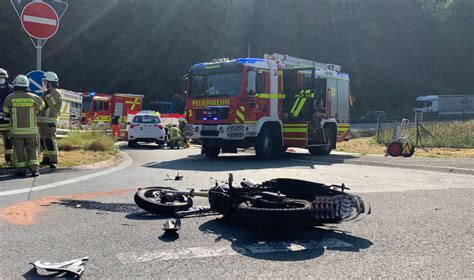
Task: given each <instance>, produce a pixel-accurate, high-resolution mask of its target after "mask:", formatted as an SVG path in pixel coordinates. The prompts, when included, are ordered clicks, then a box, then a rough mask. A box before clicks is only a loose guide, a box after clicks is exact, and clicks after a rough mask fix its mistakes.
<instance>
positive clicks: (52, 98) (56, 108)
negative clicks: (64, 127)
mask: <svg viewBox="0 0 474 280" xmlns="http://www.w3.org/2000/svg"><path fill="white" fill-rule="evenodd" d="M43 101H44V103H45V105H46V106H45V108H44V110H42V111H41V112H40V113H39V116H38V121H39V122H40V123H54V124H55V125H56V124H57V123H58V119H59V113H60V112H61V105H62V103H63V101H62V95H61V91H60V90H59V89H56V88H53V89H48V90H47V91H46V92H45V93H44V95H43Z"/></svg>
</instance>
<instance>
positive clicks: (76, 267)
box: [31, 257, 89, 278]
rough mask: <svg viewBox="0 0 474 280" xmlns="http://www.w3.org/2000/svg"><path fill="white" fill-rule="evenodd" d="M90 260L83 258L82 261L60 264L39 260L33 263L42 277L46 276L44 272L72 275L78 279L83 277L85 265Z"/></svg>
mask: <svg viewBox="0 0 474 280" xmlns="http://www.w3.org/2000/svg"><path fill="white" fill-rule="evenodd" d="M88 260H89V257H83V258H80V259H74V260H70V261H64V262H60V263H51V262H48V261H45V260H38V261H35V262H34V263H31V264H32V265H33V266H34V267H35V268H36V273H38V275H40V276H45V273H44V272H47V273H50V274H51V273H55V274H58V273H60V274H62V273H72V274H74V275H75V276H76V277H77V278H79V277H81V276H82V273H83V272H84V263H85V262H86V261H88ZM47 273H46V274H47Z"/></svg>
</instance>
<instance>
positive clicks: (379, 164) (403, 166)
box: [290, 159, 474, 177]
mask: <svg viewBox="0 0 474 280" xmlns="http://www.w3.org/2000/svg"><path fill="white" fill-rule="evenodd" d="M290 160H291V161H299V162H307V163H314V164H318V163H321V162H323V163H334V164H352V165H360V166H364V165H365V166H370V167H377V168H387V167H389V168H390V167H392V168H398V169H404V170H409V171H410V172H423V173H434V174H439V173H440V171H436V170H432V169H430V168H439V169H443V170H449V169H452V170H459V171H464V172H474V169H470V168H461V167H450V166H440V165H413V164H400V163H392V162H390V163H385V162H375V161H365V160H364V161H352V162H351V161H347V162H339V161H337V160H334V161H333V160H321V161H319V162H318V161H313V160H305V159H290ZM364 163H367V164H364ZM407 167H410V168H407ZM411 167H413V168H411ZM417 168H426V169H417ZM444 173H448V172H443V174H444ZM448 174H449V175H455V176H470V177H472V176H473V175H470V174H459V173H448Z"/></svg>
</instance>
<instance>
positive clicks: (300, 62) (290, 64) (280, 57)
mask: <svg viewBox="0 0 474 280" xmlns="http://www.w3.org/2000/svg"><path fill="white" fill-rule="evenodd" d="M264 57H265V59H269V60H276V61H279V62H281V63H282V64H283V68H287V69H291V68H303V67H315V68H316V70H331V71H336V72H340V71H341V66H340V65H336V64H331V63H321V62H317V61H312V60H308V59H304V58H299V57H295V56H290V55H287V54H280V53H273V54H265V56H264Z"/></svg>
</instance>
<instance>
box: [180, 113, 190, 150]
mask: <svg viewBox="0 0 474 280" xmlns="http://www.w3.org/2000/svg"><path fill="white" fill-rule="evenodd" d="M178 122H179V131H180V132H181V142H182V143H181V144H182V146H183V147H185V148H189V147H190V146H191V145H190V144H189V141H188V139H187V138H186V132H185V130H186V120H185V119H183V118H180V119H179V120H178Z"/></svg>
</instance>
